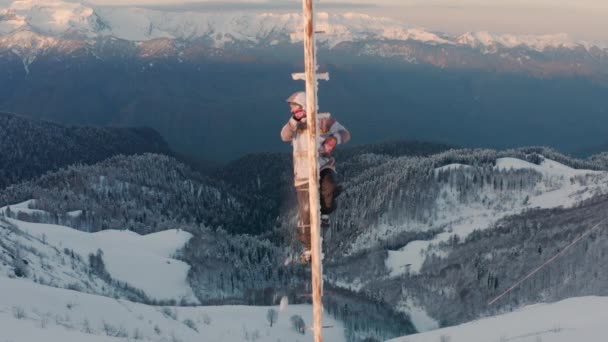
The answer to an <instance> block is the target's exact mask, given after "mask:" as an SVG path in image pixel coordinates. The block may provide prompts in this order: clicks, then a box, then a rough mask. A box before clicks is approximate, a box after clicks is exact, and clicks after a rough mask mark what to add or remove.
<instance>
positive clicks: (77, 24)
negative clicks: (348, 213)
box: [0, 0, 591, 51]
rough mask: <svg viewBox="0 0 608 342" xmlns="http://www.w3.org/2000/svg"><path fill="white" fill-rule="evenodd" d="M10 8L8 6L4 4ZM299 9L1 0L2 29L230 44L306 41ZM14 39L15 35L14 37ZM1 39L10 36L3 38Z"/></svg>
mask: <svg viewBox="0 0 608 342" xmlns="http://www.w3.org/2000/svg"><path fill="white" fill-rule="evenodd" d="M2 7H4V8H2ZM301 22H302V19H301V15H300V14H298V13H287V14H285V13H282V14H274V13H244V12H243V13H238V12H226V13H203V12H169V11H159V10H151V9H143V8H134V7H93V6H91V5H85V4H83V3H80V2H77V1H65V0H18V1H13V2H10V1H9V2H7V1H5V4H4V6H3V5H2V3H0V36H2V35H8V36H12V35H14V34H16V33H17V32H22V31H32V32H36V33H40V34H43V35H48V36H54V37H66V36H67V37H73V36H79V37H84V38H88V39H91V38H96V37H107V36H111V37H115V38H119V39H125V40H129V41H146V40H151V39H157V38H172V39H183V40H189V39H195V38H205V39H208V40H210V41H212V42H213V44H214V45H215V46H216V47H222V46H224V45H225V44H227V43H234V42H245V43H253V44H259V43H262V42H264V43H267V44H276V43H277V42H279V41H288V40H289V39H291V40H292V41H300V40H301V39H302V37H301V35H298V34H292V33H293V32H298V31H299V28H300V27H301ZM317 29H318V30H322V31H325V34H323V35H320V36H319V37H318V40H319V41H320V42H322V43H325V44H327V45H328V46H330V47H333V46H336V45H338V44H339V43H341V42H349V41H362V40H401V41H406V40H412V41H419V42H424V43H427V44H432V45H437V44H450V45H463V46H470V47H474V48H477V47H483V48H484V50H486V51H494V50H495V49H496V47H497V46H503V47H507V48H513V47H520V46H523V47H527V48H530V49H534V50H538V51H543V50H545V49H547V48H551V47H567V48H574V47H578V46H590V45H591V44H587V43H584V42H575V41H573V40H572V39H570V38H569V37H568V36H567V35H565V34H557V35H547V36H530V35H525V36H516V35H495V34H491V33H488V32H477V33H476V32H472V33H466V34H464V35H462V36H460V37H450V36H448V35H444V34H437V33H434V32H431V31H429V30H426V29H423V28H414V27H410V26H408V25H406V24H404V23H402V22H399V21H396V20H393V19H388V18H382V17H372V16H369V15H365V14H358V13H342V14H329V13H319V14H318V18H317ZM10 41H12V39H10ZM0 44H1V45H5V44H7V42H4V43H3V42H1V41H0Z"/></svg>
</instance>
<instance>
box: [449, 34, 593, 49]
mask: <svg viewBox="0 0 608 342" xmlns="http://www.w3.org/2000/svg"><path fill="white" fill-rule="evenodd" d="M456 42H457V43H458V44H461V45H468V46H471V47H474V48H485V49H486V50H487V51H492V50H495V49H496V47H497V46H499V45H501V46H503V47H506V48H516V47H527V48H531V49H534V50H536V51H544V50H546V49H548V48H560V47H565V48H575V47H577V46H579V45H582V46H585V45H586V44H582V43H581V42H575V41H574V40H573V39H572V38H571V37H570V36H569V35H568V34H566V33H559V34H551V35H514V34H502V35H501V34H492V33H490V32H487V31H480V32H467V33H465V34H463V35H461V36H459V37H457V38H456Z"/></svg>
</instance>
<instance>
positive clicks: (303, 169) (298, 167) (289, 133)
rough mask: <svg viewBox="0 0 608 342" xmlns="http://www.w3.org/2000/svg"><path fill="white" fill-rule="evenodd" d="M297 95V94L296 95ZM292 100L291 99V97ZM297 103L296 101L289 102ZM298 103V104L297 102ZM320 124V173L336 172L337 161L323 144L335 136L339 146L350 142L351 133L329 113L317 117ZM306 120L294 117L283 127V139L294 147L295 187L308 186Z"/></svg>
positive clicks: (318, 146)
mask: <svg viewBox="0 0 608 342" xmlns="http://www.w3.org/2000/svg"><path fill="white" fill-rule="evenodd" d="M294 95H295V94H294ZM290 99H291V97H290ZM289 102H295V101H289ZM296 103H297V102H296ZM317 119H318V122H319V126H318V128H317V129H318V136H317V148H318V149H319V171H322V170H325V169H332V170H334V171H335V170H336V161H335V159H334V158H333V157H332V156H331V154H329V153H325V151H324V150H323V146H322V144H323V142H324V141H325V140H326V139H327V138H329V137H330V136H333V137H335V138H336V140H337V142H338V144H343V143H345V142H347V141H348V140H350V132H349V131H348V130H346V128H344V126H342V125H341V124H340V123H338V121H336V120H335V119H334V118H332V117H331V115H330V114H329V113H320V114H318V115H317ZM307 129H308V128H307V125H306V118H303V119H302V120H300V121H297V120H295V119H294V118H293V117H292V118H291V119H289V121H288V122H287V123H286V124H285V126H283V129H282V130H281V139H282V140H283V141H291V144H292V146H293V172H294V183H295V186H300V185H305V184H308V168H309V165H308V135H307Z"/></svg>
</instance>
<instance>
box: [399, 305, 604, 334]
mask: <svg viewBox="0 0 608 342" xmlns="http://www.w3.org/2000/svg"><path fill="white" fill-rule="evenodd" d="M607 317H608V297H578V298H569V299H566V300H563V301H561V302H558V303H553V304H537V305H531V306H527V307H524V308H522V309H520V310H517V311H514V312H511V313H508V314H503V315H499V316H495V317H489V318H484V319H481V320H477V321H473V322H470V323H466V324H462V325H458V326H454V327H449V328H444V329H439V330H434V331H429V332H425V333H422V334H416V335H410V336H404V337H401V338H397V339H393V340H390V342H444V341H445V342H448V341H451V342H506V341H517V342H575V341H577V342H603V341H606V339H607V338H606V318H607Z"/></svg>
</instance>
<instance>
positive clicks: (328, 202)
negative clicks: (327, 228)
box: [320, 169, 337, 221]
mask: <svg viewBox="0 0 608 342" xmlns="http://www.w3.org/2000/svg"><path fill="white" fill-rule="evenodd" d="M320 187H321V189H320V195H321V215H322V218H325V219H326V220H327V221H328V220H329V214H331V213H333V212H334V210H336V189H337V184H336V178H335V173H334V171H333V170H331V169H325V170H323V171H321V181H320Z"/></svg>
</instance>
